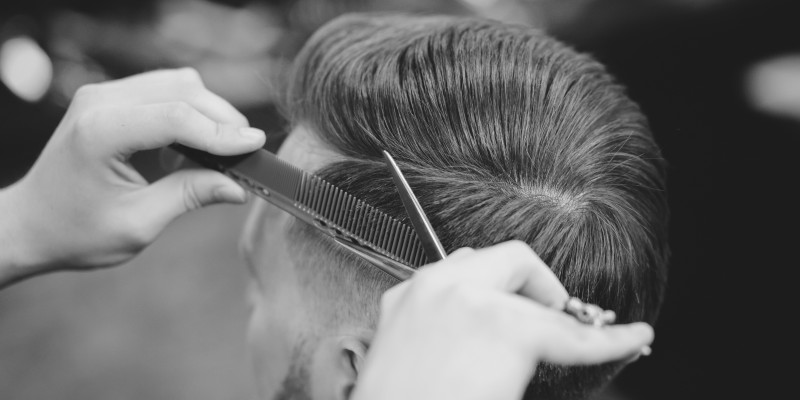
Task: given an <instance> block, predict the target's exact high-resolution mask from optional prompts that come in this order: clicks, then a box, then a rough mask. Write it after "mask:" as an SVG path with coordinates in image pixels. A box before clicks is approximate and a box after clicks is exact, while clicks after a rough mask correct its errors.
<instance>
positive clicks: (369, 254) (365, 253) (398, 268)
mask: <svg viewBox="0 0 800 400" xmlns="http://www.w3.org/2000/svg"><path fill="white" fill-rule="evenodd" d="M334 240H335V241H336V243H339V244H340V245H341V246H342V247H343V248H345V249H347V250H349V251H350V252H352V253H353V254H355V255H357V256H359V257H361V258H363V259H365V260H367V261H368V262H369V263H371V264H372V265H374V266H376V267H377V268H378V269H380V270H381V271H383V272H385V273H387V274H389V275H391V276H393V277H394V278H396V279H397V280H399V281H404V280H406V279H408V278H411V276H412V275H414V269H412V268H411V267H409V266H407V265H403V264H400V263H399V262H397V261H394V260H392V259H391V258H388V257H385V256H383V255H381V254H379V253H376V252H374V251H372V250H370V249H369V248H365V247H362V246H358V245H356V244H354V243H352V242H347V241H344V240H342V239H340V238H334Z"/></svg>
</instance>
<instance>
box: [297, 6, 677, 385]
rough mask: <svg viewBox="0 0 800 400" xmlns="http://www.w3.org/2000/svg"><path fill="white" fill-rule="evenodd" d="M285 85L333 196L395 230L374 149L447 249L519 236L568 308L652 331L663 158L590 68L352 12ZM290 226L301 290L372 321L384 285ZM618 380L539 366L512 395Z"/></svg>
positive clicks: (545, 48)
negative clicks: (570, 301) (393, 164)
mask: <svg viewBox="0 0 800 400" xmlns="http://www.w3.org/2000/svg"><path fill="white" fill-rule="evenodd" d="M290 85H291V86H290V90H289V96H288V99H287V100H288V103H287V108H288V111H289V113H290V114H291V115H290V117H291V119H292V121H293V122H294V123H300V124H304V125H305V126H307V127H308V128H309V129H310V130H312V131H313V132H315V134H316V135H318V136H319V137H320V138H321V139H322V140H323V141H324V142H326V143H327V144H328V145H329V146H331V148H333V149H334V150H336V151H337V152H339V153H341V154H342V155H343V156H344V157H343V160H341V161H336V162H334V163H332V164H330V165H327V166H325V167H323V168H322V169H321V170H320V171H316V173H317V174H319V175H320V176H322V177H323V178H325V179H326V180H328V181H329V182H331V183H333V184H335V185H337V186H339V187H341V188H343V189H345V190H347V191H348V192H350V193H351V194H353V195H355V196H357V197H359V198H361V199H364V200H365V201H367V202H368V203H370V204H372V205H374V206H376V207H378V208H380V209H382V210H384V211H385V212H387V213H389V214H391V215H393V216H395V217H397V218H399V219H402V220H406V221H407V217H406V216H405V210H404V209H403V206H402V203H401V202H400V199H399V197H398V195H397V193H396V191H395V187H394V184H393V183H392V181H391V177H390V176H389V173H388V171H387V169H386V167H385V166H384V164H383V162H382V159H381V150H382V149H387V150H388V151H390V152H391V153H392V155H393V156H394V158H395V159H396V160H397V161H398V164H399V166H400V168H401V169H402V170H403V172H404V174H405V175H406V177H407V179H408V180H409V183H410V185H411V186H412V188H413V190H414V192H415V193H416V194H417V196H418V197H419V200H420V203H421V205H422V207H423V208H424V209H425V211H426V213H427V214H428V216H429V218H430V220H431V223H432V225H433V227H434V228H435V230H436V232H437V233H438V235H439V236H440V238H441V240H442V243H443V245H444V246H445V248H446V249H447V251H453V250H454V249H456V248H459V247H464V246H470V247H475V248H480V247H485V246H488V245H492V244H495V243H499V242H502V241H506V240H510V239H519V240H522V241H524V242H526V243H528V244H529V245H530V246H531V247H532V248H533V249H534V250H535V251H536V252H537V253H538V254H539V256H540V257H541V258H542V259H543V260H544V261H545V262H546V263H547V264H548V265H549V266H550V267H551V268H552V270H553V271H554V272H555V274H556V275H557V276H558V277H559V278H560V279H561V281H562V282H563V284H564V286H565V287H566V288H567V290H568V291H569V293H570V294H572V295H574V296H577V297H579V298H581V299H583V300H584V301H588V302H592V303H596V304H598V305H600V306H602V307H604V308H607V309H612V310H614V311H616V312H617V315H618V321H619V322H629V321H647V322H650V323H654V321H655V320H656V318H657V315H658V311H659V308H660V306H661V303H662V298H663V294H664V288H665V284H666V276H667V273H666V264H667V258H668V246H667V219H668V207H667V203H666V192H665V162H664V160H663V159H662V157H661V154H660V150H659V148H658V146H657V145H656V143H655V141H654V140H653V137H652V135H651V134H650V132H649V129H648V126H647V122H646V119H645V117H644V116H643V115H642V113H641V112H640V110H639V108H638V107H637V106H636V105H635V104H634V103H633V102H632V101H631V100H630V99H629V98H628V97H627V96H626V95H625V93H624V89H623V88H622V87H621V86H620V85H618V84H617V83H615V81H614V79H613V78H612V77H611V76H610V75H609V74H608V73H607V72H606V71H605V69H604V68H603V66H602V65H601V64H599V63H598V62H597V61H595V60H594V59H592V58H591V57H589V56H587V55H584V54H580V53H577V52H575V51H574V50H572V49H571V48H569V47H567V46H565V45H564V44H562V43H559V42H558V41H556V40H554V39H553V38H550V37H548V36H546V35H544V34H542V33H540V32H539V31H536V30H533V29H531V28H529V27H524V26H509V25H504V24H501V23H498V22H494V21H489V20H483V19H476V18H461V17H440V16H406V15H400V16H398V15H370V14H366V15H348V16H344V17H340V18H338V19H336V20H334V21H332V22H330V23H328V24H326V25H325V26H323V27H322V28H321V29H320V30H318V31H317V32H316V33H315V34H314V35H313V37H312V38H311V39H310V40H309V42H308V43H307V44H306V46H305V47H304V48H303V50H302V51H301V53H300V54H299V56H298V58H297V60H296V65H295V71H294V75H293V77H292V79H291V82H290ZM302 225H303V224H296V229H295V228H293V229H292V230H293V231H294V233H293V234H295V235H299V236H297V238H296V239H297V240H296V241H295V242H296V243H297V244H296V246H297V247H298V249H296V250H295V253H297V254H298V257H301V258H302V259H303V260H305V262H301V263H300V264H304V265H305V266H303V267H299V268H300V269H309V270H311V269H313V272H309V273H308V274H307V276H308V282H307V283H308V284H309V285H312V286H313V285H314V282H315V281H316V282H318V284H317V285H316V288H315V293H317V294H318V295H319V296H326V295H325V292H328V293H329V295H330V296H329V297H330V298H329V299H326V300H325V303H326V304H329V305H331V306H330V307H333V308H336V310H334V311H332V312H333V313H334V314H335V315H338V316H339V317H341V318H358V317H359V316H363V315H369V319H371V320H374V318H375V315H376V314H375V313H376V312H377V311H376V310H377V307H378V301H377V299H378V298H379V296H380V293H381V292H382V291H383V290H384V289H385V288H386V287H388V286H389V285H390V284H391V283H392V282H391V280H390V279H389V278H386V277H382V276H380V273H375V272H374V271H373V270H372V269H371V268H367V267H365V266H364V265H363V264H362V263H360V262H358V261H356V260H354V259H352V258H349V257H348V256H346V255H343V254H342V253H340V252H338V251H337V250H336V249H335V246H332V245H331V244H330V243H329V242H327V241H326V239H323V238H322V237H321V236H317V235H315V233H314V232H313V230H311V229H306V228H304V227H302ZM309 246H311V247H313V249H310V248H309ZM335 298H340V299H341V298H344V299H346V300H344V301H345V302H346V304H341V303H338V304H337V303H336V302H335V300H332V299H335ZM333 304H337V305H336V306H333ZM365 304H366V305H365ZM348 310H349V311H348ZM348 313H349V314H348ZM373 322H374V321H373ZM464 334H466V335H468V334H469V332H465V333H464ZM620 368H621V364H619V363H610V364H606V365H601V366H592V367H570V368H562V367H555V366H552V365H547V364H543V365H540V366H539V368H538V370H537V374H536V376H535V377H534V380H533V381H532V383H531V385H530V387H529V388H528V391H527V392H526V393H527V394H526V395H527V396H533V397H536V398H545V399H550V398H582V397H586V396H588V395H590V394H592V393H593V392H595V391H597V390H598V389H599V388H601V387H602V386H603V385H604V384H605V383H607V382H608V381H610V379H611V378H612V377H613V376H614V375H615V374H616V373H617V372H618V371H619V369H620Z"/></svg>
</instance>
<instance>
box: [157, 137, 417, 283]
mask: <svg viewBox="0 0 800 400" xmlns="http://www.w3.org/2000/svg"><path fill="white" fill-rule="evenodd" d="M169 149H172V150H174V151H177V152H178V153H180V154H183V155H184V156H186V157H187V158H188V159H190V160H192V161H194V162H196V163H198V164H200V165H202V166H204V167H206V168H210V169H214V170H217V171H220V172H222V173H224V174H225V175H228V176H229V177H231V178H232V179H234V180H235V181H237V182H239V184H240V185H242V186H243V187H244V188H246V189H247V190H249V191H250V192H252V193H254V194H255V195H257V196H259V197H261V198H263V199H264V200H266V201H268V202H270V203H272V204H274V205H276V206H278V207H279V208H281V209H283V210H284V211H286V212H288V213H290V214H292V215H294V216H295V217H297V218H299V219H301V220H303V221H304V222H306V223H308V224H311V225H313V226H314V227H316V228H317V229H319V230H321V231H322V232H324V233H325V234H327V235H329V236H331V237H333V238H334V239H336V240H337V241H338V242H340V243H342V242H343V243H350V244H353V245H356V246H359V247H366V248H369V249H371V250H373V251H375V252H377V253H379V254H381V255H383V256H385V257H388V258H390V259H392V260H394V261H397V262H400V263H403V264H405V265H408V266H410V267H413V268H418V267H420V266H422V265H425V264H427V263H428V258H427V256H426V255H425V250H424V248H423V245H422V242H421V241H420V239H419V237H418V236H417V233H416V232H415V231H414V229H413V228H412V227H410V226H408V225H406V224H404V223H402V222H400V221H399V220H397V219H395V218H394V217H391V216H389V215H388V214H386V213H384V212H382V211H380V210H378V209H377V208H375V207H373V206H371V205H369V204H367V203H365V202H364V201H362V200H359V199H357V198H356V197H354V196H352V195H350V194H348V193H347V192H345V191H344V190H342V189H340V188H338V187H336V186H334V185H331V184H330V183H328V182H326V181H325V180H323V179H322V178H319V177H317V176H315V175H313V174H310V173H308V172H305V171H303V170H301V169H299V168H297V167H295V166H294V165H292V164H290V163H288V162H286V161H283V160H281V159H280V158H278V156H276V155H275V154H273V153H271V152H269V151H267V150H263V149H262V150H257V151H255V152H253V153H249V154H244V155H239V156H217V155H213V154H209V153H206V152H203V151H200V150H196V149H192V148H189V147H186V146H183V145H179V144H173V145H170V146H169V147H168V148H167V149H166V151H168V150H169Z"/></svg>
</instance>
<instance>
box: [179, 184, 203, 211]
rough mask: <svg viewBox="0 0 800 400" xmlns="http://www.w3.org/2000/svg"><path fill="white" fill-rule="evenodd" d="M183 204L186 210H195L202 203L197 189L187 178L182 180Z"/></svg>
mask: <svg viewBox="0 0 800 400" xmlns="http://www.w3.org/2000/svg"><path fill="white" fill-rule="evenodd" d="M182 192H183V204H184V206H185V207H186V210H187V211H191V210H196V209H198V208H200V207H201V206H202V205H203V203H202V201H201V200H200V196H199V194H198V193H197V189H196V188H195V186H194V185H192V184H191V182H190V181H189V180H188V179H185V180H184V181H183V191H182Z"/></svg>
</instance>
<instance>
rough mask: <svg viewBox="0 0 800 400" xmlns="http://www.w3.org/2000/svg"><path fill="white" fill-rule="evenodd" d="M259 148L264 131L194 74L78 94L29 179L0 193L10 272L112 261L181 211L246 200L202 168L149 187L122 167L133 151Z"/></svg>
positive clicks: (155, 75)
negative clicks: (8, 227) (10, 227)
mask: <svg viewBox="0 0 800 400" xmlns="http://www.w3.org/2000/svg"><path fill="white" fill-rule="evenodd" d="M264 141H265V136H264V132H262V131H260V130H258V129H253V128H249V127H248V121H247V119H246V118H245V117H244V116H243V115H242V114H241V113H239V112H238V111H236V110H235V109H234V108H233V106H231V105H230V104H229V103H228V102H226V101H225V100H223V99H222V98H220V97H218V96H217V95H215V94H213V93H211V92H210V91H209V90H208V89H206V88H205V87H204V85H203V83H202V81H201V79H200V76H199V75H198V73H197V72H196V71H194V70H192V69H180V70H162V71H155V72H150V73H145V74H140V75H135V76H132V77H128V78H125V79H121V80H116V81H110V82H106V83H102V84H96V85H88V86H84V87H82V88H81V89H80V90H78V92H77V94H76V95H75V98H74V99H73V101H72V104H71V105H70V107H69V109H68V110H67V112H66V114H65V116H64V118H63V120H62V121H61V123H60V124H59V126H58V128H57V129H56V131H55V133H54V134H53V136H52V138H51V139H50V141H49V142H48V144H47V146H46V147H45V149H44V151H43V152H42V154H41V156H40V157H39V159H38V160H37V161H36V163H35V165H34V166H33V168H32V169H31V170H30V172H29V173H28V174H27V175H26V176H25V177H24V178H23V179H22V180H21V181H19V182H17V183H16V184H14V185H13V186H11V187H10V188H8V189H6V190H3V191H2V192H0V194H2V195H3V196H4V203H3V204H1V205H0V208H5V209H6V211H3V210H0V212H3V213H4V214H3V215H6V214H5V213H7V214H8V215H9V216H10V217H9V218H6V221H5V222H6V223H8V222H13V223H14V226H15V230H14V232H12V234H10V236H9V237H11V238H12V239H11V240H12V242H13V243H12V244H13V246H9V247H7V248H6V250H8V251H13V257H14V258H13V263H14V265H13V266H14V268H16V269H17V270H20V269H25V268H27V270H25V271H22V272H19V273H22V274H23V275H31V274H38V273H43V272H48V271H52V270H58V269H91V268H99V267H107V266H112V265H116V264H120V263H122V262H124V261H127V260H128V259H130V258H132V257H133V256H134V255H136V254H137V253H138V252H140V251H141V250H142V249H143V248H144V247H146V246H147V245H148V244H150V243H151V242H153V241H154V240H155V239H156V237H157V236H158V235H159V233H160V232H161V231H162V230H163V229H164V227H166V225H167V224H169V222H170V221H172V220H173V219H175V218H176V217H177V216H179V215H181V214H182V213H184V212H187V211H189V210H192V209H196V208H199V207H202V206H205V205H208V204H213V203H220V202H230V203H243V202H244V201H245V200H246V195H245V191H244V190H243V189H242V188H241V187H240V186H239V185H237V184H236V183H235V182H234V181H232V180H231V179H229V178H228V177H226V176H224V175H223V174H220V173H218V172H215V171H210V170H182V171H178V172H175V173H173V174H171V175H168V176H166V177H164V178H162V179H160V180H159V181H157V182H155V183H152V184H148V182H147V181H146V180H145V179H144V178H143V177H142V176H141V175H140V174H139V173H138V172H137V171H136V170H135V169H134V168H133V167H132V166H131V165H130V164H129V162H128V159H129V157H130V156H131V154H133V153H134V152H137V151H140V150H147V149H155V148H159V147H163V146H166V145H168V144H170V143H174V142H178V143H181V144H184V145H187V146H190V147H194V148H197V149H201V150H204V151H208V152H210V153H214V154H219V155H232V154H241V153H246V152H250V151H254V150H256V149H258V148H260V147H261V146H263V144H264ZM9 209H10V210H13V212H8V210H9ZM9 219H12V220H13V221H9ZM0 233H2V232H0ZM0 239H2V238H0ZM6 244H7V243H6ZM4 247H5V246H4ZM10 247H13V250H9V248H10ZM6 250H4V251H6ZM5 256H6V257H7V258H8V257H9V254H6V255H5ZM19 273H18V275H19ZM17 278H19V277H17ZM0 287H2V284H0Z"/></svg>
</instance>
